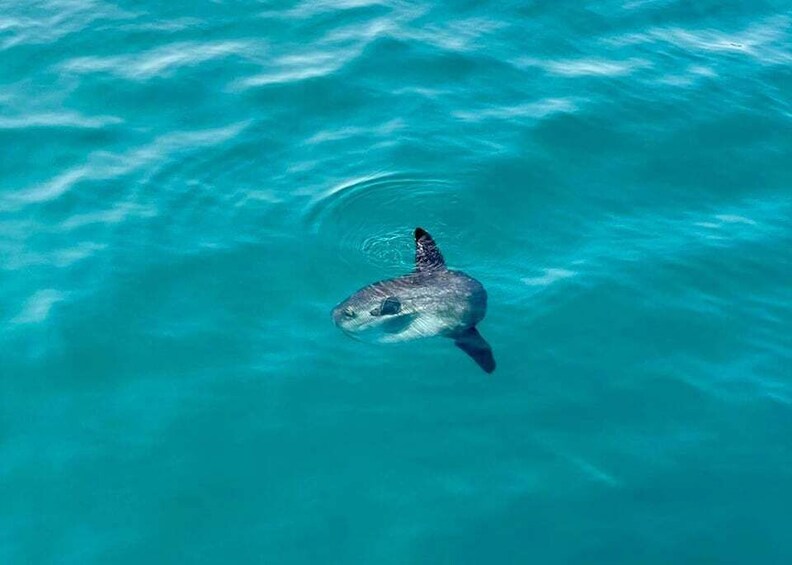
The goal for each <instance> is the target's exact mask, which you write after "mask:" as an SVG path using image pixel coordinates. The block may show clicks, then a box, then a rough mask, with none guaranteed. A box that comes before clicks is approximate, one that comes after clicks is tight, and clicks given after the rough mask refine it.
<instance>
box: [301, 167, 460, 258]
mask: <svg viewBox="0 0 792 565" xmlns="http://www.w3.org/2000/svg"><path fill="white" fill-rule="evenodd" d="M456 194H457V192H455V191H454V183H452V182H451V181H449V180H444V179H438V178H431V177H426V176H423V175H420V174H409V173H377V174H372V175H368V176H364V177H360V178H355V179H350V180H346V181H343V182H341V183H339V184H337V185H336V186H333V187H332V188H330V189H328V190H327V191H326V192H324V193H323V194H320V195H319V196H317V197H315V198H314V199H313V200H312V201H311V203H310V204H309V205H308V206H307V207H306V211H305V213H304V216H303V220H304V222H305V224H306V226H307V229H308V230H309V231H310V232H311V233H313V234H316V235H319V236H321V237H322V239H325V240H329V241H335V245H337V249H338V251H337V252H338V253H339V257H340V259H341V260H344V261H349V257H350V255H352V256H356V257H357V256H359V257H363V258H364V259H365V260H366V261H367V262H369V263H370V264H373V265H377V266H379V267H392V268H394V269H401V270H404V269H406V268H409V267H410V266H411V265H412V261H413V259H412V253H413V250H412V230H413V229H414V228H415V226H416V225H419V224H421V223H423V224H425V225H427V226H432V228H433V230H434V231H435V233H439V231H438V230H442V226H443V225H444V222H443V216H444V210H445V211H447V210H449V209H453V208H455V207H457V206H458V199H457V196H456Z"/></svg>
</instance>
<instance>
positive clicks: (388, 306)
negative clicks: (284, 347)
mask: <svg viewBox="0 0 792 565" xmlns="http://www.w3.org/2000/svg"><path fill="white" fill-rule="evenodd" d="M486 311H487V292H486V291H485V290H484V287H483V286H482V285H481V283H480V282H478V281H477V280H476V279H474V278H472V277H470V276H468V275H466V274H465V273H463V272H461V271H452V270H450V269H448V268H446V264H445V260H444V259H443V255H442V254H441V253H440V250H439V249H438V247H437V244H435V242H434V240H433V239H432V236H430V235H429V234H428V233H427V232H426V231H425V230H424V229H422V228H416V230H415V270H414V271H413V272H412V273H409V274H407V275H403V276H401V277H397V278H395V279H388V280H384V281H379V282H375V283H373V284H370V285H368V286H366V287H364V288H362V289H360V290H359V291H357V292H356V293H355V294H353V295H352V296H350V297H349V298H347V299H346V300H344V301H343V302H341V303H340V304H339V305H338V306H336V307H335V308H333V322H335V324H336V326H338V327H339V328H340V329H341V330H342V331H343V332H344V333H346V334H347V335H349V336H351V337H353V338H356V339H359V340H361V341H368V342H375V343H394V342H399V341H409V340H413V339H419V338H423V337H433V336H442V337H447V338H451V339H453V340H454V343H455V344H456V346H457V347H459V348H460V349H461V350H462V351H464V352H465V353H467V354H468V355H469V356H470V357H471V358H472V359H473V360H474V361H475V362H476V363H478V365H479V367H481V368H482V369H484V371H486V372H487V373H491V372H493V371H494V370H495V358H494V357H493V356H492V348H491V347H490V345H489V344H488V343H487V342H486V340H485V339H484V338H483V337H481V334H480V333H479V332H478V330H477V329H476V324H478V323H479V322H480V321H481V320H483V319H484V314H485V313H486Z"/></svg>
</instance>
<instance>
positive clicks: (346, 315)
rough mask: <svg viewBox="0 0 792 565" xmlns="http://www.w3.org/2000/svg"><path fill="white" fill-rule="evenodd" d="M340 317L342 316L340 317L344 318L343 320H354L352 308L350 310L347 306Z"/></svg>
mask: <svg viewBox="0 0 792 565" xmlns="http://www.w3.org/2000/svg"><path fill="white" fill-rule="evenodd" d="M341 315H342V316H344V318H346V319H347V320H351V319H352V318H354V317H355V311H354V310H352V308H350V307H349V306H347V307H346V308H344V310H343V311H342V312H341Z"/></svg>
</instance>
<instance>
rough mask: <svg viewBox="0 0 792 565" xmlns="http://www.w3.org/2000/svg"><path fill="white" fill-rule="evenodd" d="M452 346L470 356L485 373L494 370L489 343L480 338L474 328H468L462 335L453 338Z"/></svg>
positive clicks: (493, 358)
mask: <svg viewBox="0 0 792 565" xmlns="http://www.w3.org/2000/svg"><path fill="white" fill-rule="evenodd" d="M454 344H455V345H456V346H457V347H458V348H459V349H461V350H462V351H464V352H465V353H467V354H468V355H470V356H471V357H472V358H473V360H474V361H475V362H476V363H478V366H479V367H481V368H482V369H484V371H485V372H487V373H491V372H492V371H494V370H495V357H493V356H492V348H491V347H490V345H489V343H487V341H486V340H485V339H484V338H483V337H481V334H480V333H479V332H478V330H477V329H476V328H469V329H467V330H465V331H464V332H463V333H461V334H459V335H457V336H455V337H454Z"/></svg>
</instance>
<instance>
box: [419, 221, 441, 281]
mask: <svg viewBox="0 0 792 565" xmlns="http://www.w3.org/2000/svg"><path fill="white" fill-rule="evenodd" d="M445 268H446V266H445V259H443V254H442V253H440V249H438V248H437V244H436V243H435V242H434V240H433V239H432V236H431V235H429V234H428V233H427V232H426V230H425V229H423V228H415V270H416V271H419V272H420V271H432V270H437V269H445Z"/></svg>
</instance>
